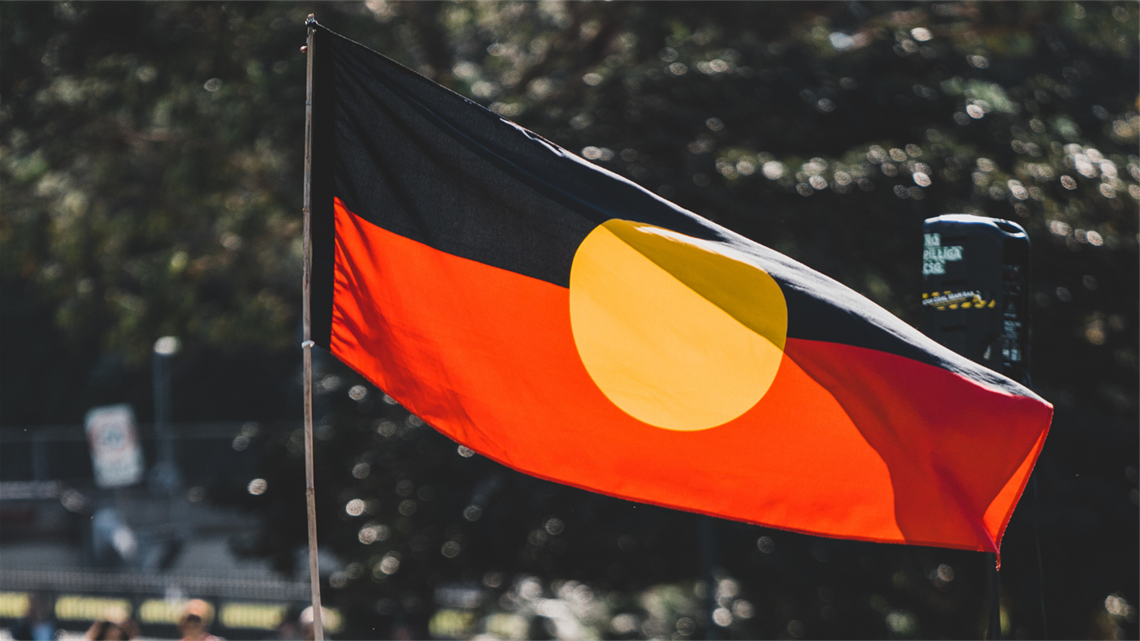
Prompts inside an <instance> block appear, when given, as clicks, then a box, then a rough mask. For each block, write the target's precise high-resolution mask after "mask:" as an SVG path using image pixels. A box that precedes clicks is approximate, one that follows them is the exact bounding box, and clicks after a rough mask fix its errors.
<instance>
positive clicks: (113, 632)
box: [83, 618, 137, 641]
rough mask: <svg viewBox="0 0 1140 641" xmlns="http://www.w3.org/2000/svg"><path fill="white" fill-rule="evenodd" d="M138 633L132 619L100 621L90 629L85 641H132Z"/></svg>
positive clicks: (84, 637)
mask: <svg viewBox="0 0 1140 641" xmlns="http://www.w3.org/2000/svg"><path fill="white" fill-rule="evenodd" d="M136 632H137V628H136V626H135V622H132V620H130V619H127V618H123V619H116V620H115V619H109V618H108V619H99V620H97V622H95V623H93V624H91V627H90V628H88V631H87V634H84V635H83V641H131V639H133V638H135V634H136Z"/></svg>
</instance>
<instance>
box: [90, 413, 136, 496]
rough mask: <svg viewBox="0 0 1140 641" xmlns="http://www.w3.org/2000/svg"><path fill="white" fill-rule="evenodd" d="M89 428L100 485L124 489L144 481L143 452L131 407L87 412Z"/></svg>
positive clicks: (97, 483)
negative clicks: (126, 486)
mask: <svg viewBox="0 0 1140 641" xmlns="http://www.w3.org/2000/svg"><path fill="white" fill-rule="evenodd" d="M86 427H87V442H88V443H89V444H90V445H91V463H92V467H94V468H95V484H96V485H98V486H99V487H123V486H125V485H134V484H135V483H138V482H139V481H141V480H142V478H143V457H142V449H141V448H140V447H139V439H138V431H137V430H136V429H135V413H134V411H133V410H132V409H131V406H130V405H125V404H124V405H108V406H106V407H96V408H94V409H92V410H91V411H89V412H87V420H86Z"/></svg>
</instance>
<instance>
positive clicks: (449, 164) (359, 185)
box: [311, 25, 1035, 396]
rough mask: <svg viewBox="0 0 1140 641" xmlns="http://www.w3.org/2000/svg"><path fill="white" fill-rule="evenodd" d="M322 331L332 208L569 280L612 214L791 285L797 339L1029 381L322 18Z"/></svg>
mask: <svg viewBox="0 0 1140 641" xmlns="http://www.w3.org/2000/svg"><path fill="white" fill-rule="evenodd" d="M314 29H315V34H314V46H313V52H312V55H313V124H312V137H313V138H312V145H313V161H312V204H311V210H312V216H313V218H312V220H313V222H312V240H313V286H312V309H313V318H312V337H313V340H314V341H315V342H316V343H317V344H319V345H322V346H324V347H326V348H327V347H328V342H329V333H330V331H331V324H332V303H333V300H332V297H333V288H332V282H333V266H334V240H335V239H334V233H335V230H334V213H333V199H334V197H336V198H339V199H340V200H341V201H342V202H343V203H344V205H345V207H347V208H348V209H349V210H350V211H352V212H353V213H354V214H356V215H357V216H359V217H361V218H363V219H364V220H366V221H368V222H370V223H371V224H374V225H376V226H378V227H380V228H383V229H385V230H387V231H389V232H392V233H395V234H398V235H400V236H403V237H406V238H408V239H411V240H414V241H417V242H420V243H423V244H425V245H427V246H429V247H432V248H434V249H436V250H438V251H442V252H446V253H448V254H452V255H454V256H459V257H462V258H467V259H471V260H475V261H478V262H481V263H484V264H487V265H491V266H493V267H498V268H501V269H506V270H510V271H513V272H516V273H518V274H522V275H524V276H529V277H532V278H537V279H540V280H543V281H547V282H550V283H553V284H555V285H558V286H561V287H568V286H569V281H570V267H571V264H572V262H573V259H574V254H575V251H576V250H577V248H578V246H579V245H580V244H581V242H582V241H583V240H584V239H585V237H586V236H587V235H588V234H589V233H590V232H591V231H592V230H593V229H594V228H595V227H597V226H598V225H600V224H602V223H604V222H606V221H607V220H611V219H622V220H629V221H634V222H640V223H646V224H650V225H655V226H658V227H663V228H666V229H671V230H674V231H677V232H680V233H683V234H686V235H688V236H692V237H694V238H700V239H704V240H710V241H714V242H719V243H724V244H726V245H728V246H730V247H731V248H732V249H733V250H735V252H736V253H737V254H738V255H739V254H743V255H745V256H747V257H748V258H749V259H750V260H751V261H753V262H754V264H755V265H756V266H758V267H760V268H762V269H763V270H765V271H766V272H768V273H769V274H770V275H772V277H773V278H775V280H776V281H777V282H778V283H779V284H780V287H781V289H782V290H783V294H784V297H785V300H786V302H787V309H788V337H789V338H802V339H809V340H820V341H828V342H833V343H842V344H847V345H853V346H857V347H865V348H869V349H875V350H879V351H883V352H888V353H893V354H896V355H899V356H903V357H906V358H910V359H913V360H917V361H920V362H924V363H927V364H930V365H935V366H938V367H942V368H945V369H948V370H951V371H954V372H958V373H960V374H962V375H965V376H967V377H969V378H971V379H973V380H976V381H979V382H983V383H985V384H987V385H990V386H992V387H997V388H1001V389H1004V390H1006V391H1008V392H1010V393H1014V394H1017V395H1020V396H1035V395H1034V394H1033V393H1032V392H1030V391H1028V390H1026V389H1025V388H1023V387H1021V386H1020V385H1017V384H1016V383H1013V382H1012V381H1010V380H1009V379H1006V378H1005V377H1003V376H1000V375H998V374H996V373H994V372H992V371H990V370H988V369H985V368H984V367H982V366H980V365H977V364H975V363H972V362H971V361H968V360H966V359H964V358H962V357H960V356H958V355H956V354H954V353H953V352H951V351H949V350H947V349H945V348H943V347H942V346H940V345H938V344H937V343H935V342H934V341H932V340H930V339H928V338H927V337H925V336H923V335H922V334H921V333H920V332H918V331H917V330H915V329H913V328H911V327H910V326H909V325H907V324H905V323H903V322H902V321H901V320H899V319H898V318H896V317H895V316H893V315H892V314H890V313H889V312H887V311H886V310H884V309H883V308H881V307H879V306H878V305H876V304H875V303H873V302H871V301H869V300H868V299H866V298H864V297H863V296H861V295H859V294H857V293H856V292H854V291H853V290H851V289H849V288H848V287H846V286H844V285H842V284H840V283H838V282H837V281H835V280H833V279H831V278H828V277H827V276H824V275H822V274H820V273H818V272H816V271H814V270H812V269H810V268H808V267H806V266H804V265H802V264H800V263H798V262H796V261H794V260H792V259H791V258H788V257H787V256H784V255H782V254H780V253H778V252H775V251H773V250H771V249H768V248H767V247H764V246H762V245H760V244H758V243H756V242H754V241H751V240H749V239H747V238H745V237H743V236H741V235H739V234H736V233H735V232H732V231H730V230H728V229H726V228H724V227H721V226H719V225H717V224H715V223H712V222H710V221H708V220H706V219H704V218H701V217H700V216H697V215H696V214H694V213H692V212H689V211H687V210H685V209H683V208H681V207H679V206H677V205H675V204H673V203H671V202H669V201H667V200H664V199H662V198H660V197H658V196H657V195H656V194H653V193H652V192H649V191H647V190H646V189H644V188H642V187H641V186H639V185H637V184H635V183H633V182H631V181H629V180H627V179H625V178H622V177H621V176H618V175H617V174H614V173H612V172H610V171H607V170H605V169H603V168H600V167H598V166H596V165H594V164H592V163H590V162H588V161H586V160H584V159H582V158H580V157H579V156H577V155H575V154H573V153H571V152H569V151H567V150H565V149H563V148H561V147H559V146H558V145H556V144H554V143H552V142H550V141H548V140H546V139H545V138H543V137H541V136H539V135H538V134H535V133H533V132H531V131H529V130H527V129H524V128H523V127H520V126H519V125H517V124H515V123H513V122H511V121H509V120H507V119H506V118H503V117H502V116H499V115H498V114H496V113H494V112H492V111H490V110H488V109H486V108H484V107H482V106H481V105H478V104H476V103H474V102H472V101H471V100H468V99H467V98H464V97H463V96H460V95H459V94H456V93H454V92H452V91H450V90H449V89H447V88H445V87H443V86H441V85H439V84H436V83H435V82H433V81H431V80H429V79H427V78H425V77H423V76H421V75H419V74H417V73H416V72H414V71H412V70H410V69H408V68H406V67H404V66H402V65H400V64H398V63H396V62H394V61H392V60H390V59H389V58H387V57H385V56H383V55H381V54H379V53H376V52H375V51H372V50H371V49H368V48H367V47H364V46H363V45H360V44H358V43H356V42H353V41H351V40H348V39H347V38H344V37H343V36H340V35H338V34H336V33H333V32H331V31H329V30H327V29H325V28H324V27H322V26H320V25H314Z"/></svg>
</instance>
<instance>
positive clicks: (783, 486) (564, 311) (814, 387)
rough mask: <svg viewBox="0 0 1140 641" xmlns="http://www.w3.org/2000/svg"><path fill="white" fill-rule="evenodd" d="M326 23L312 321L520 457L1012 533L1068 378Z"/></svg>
mask: <svg viewBox="0 0 1140 641" xmlns="http://www.w3.org/2000/svg"><path fill="white" fill-rule="evenodd" d="M315 29H316V34H315V39H314V50H313V56H314V59H313V64H314V72H313V127H312V144H313V162H312V197H313V198H312V206H311V207H312V216H313V218H312V221H313V222H312V234H313V235H312V240H313V284H312V294H311V296H312V298H311V300H312V309H313V318H312V338H313V340H314V341H315V342H316V343H317V344H318V345H321V346H322V347H324V348H326V349H328V350H329V351H330V352H331V353H332V354H333V355H335V356H336V357H337V358H339V359H340V360H342V361H343V362H345V363H346V364H348V365H349V366H351V367H352V368H353V369H355V370H356V371H358V372H359V373H361V374H362V375H363V376H365V377H366V378H367V379H368V380H370V381H371V382H373V383H374V384H376V385H377V386H379V387H380V388H381V389H383V390H385V392H386V393H388V394H389V395H391V396H392V397H394V398H395V399H397V400H398V401H399V402H400V403H401V404H403V405H404V406H405V407H407V408H408V409H409V410H410V411H412V412H414V413H416V414H417V415H419V416H420V417H422V418H423V419H424V420H425V421H427V422H428V423H429V424H431V425H432V426H433V427H435V428H436V429H438V430H439V431H441V432H442V433H444V434H446V435H447V436H449V437H451V438H452V439H454V440H456V441H457V442H459V443H461V444H463V445H465V446H467V447H469V448H471V449H473V450H475V451H476V452H479V453H480V454H483V455H485V456H487V457H490V458H492V459H494V460H496V461H499V462H501V463H503V464H505V465H508V466H510V467H512V468H515V469H517V470H520V471H523V472H526V473H528V474H532V475H535V476H538V477H542V478H546V479H550V480H554V481H558V482H560V483H565V484H569V485H573V486H577V487H581V488H585V489H588V490H591V491H595V492H601V493H604V494H609V495H613V496H617V497H622V498H625V499H630V500H634V501H641V502H646V503H653V504H657V505H663V506H668V507H673V508H677V509H682V510H688V511H693V512H700V513H705V514H710V515H714V516H720V517H725V518H730V519H735V520H740V521H746V522H751V523H756V524H761V525H766V526H771V527H777V528H782V529H787V530H794V531H799V532H806V533H811V534H817V535H823V536H831V537H841V538H850V539H860V540H867V541H880V542H892V543H909V544H920V545H932V546H941V547H950V548H961V549H969V550H983V551H990V552H997V551H998V548H999V543H1000V540H1001V535H1002V532H1003V531H1004V529H1005V526H1006V524H1007V522H1008V520H1009V517H1010V515H1011V514H1012V512H1013V509H1014V506H1015V505H1016V503H1017V501H1018V499H1019V498H1020V496H1021V493H1022V491H1023V489H1024V486H1025V483H1026V482H1027V480H1028V478H1029V474H1030V472H1031V471H1032V468H1033V464H1034V462H1035V461H1036V459H1037V456H1038V454H1039V453H1040V451H1041V448H1042V446H1043V444H1044V441H1045V436H1046V434H1047V432H1048V427H1049V423H1050V420H1051V417H1052V406H1051V405H1049V404H1048V403H1047V402H1045V401H1044V400H1042V399H1041V398H1039V397H1038V396H1037V395H1035V394H1034V393H1033V392H1031V391H1029V390H1028V389H1026V388H1024V387H1022V386H1020V385H1018V384H1017V383H1015V382H1013V381H1011V380H1009V379H1007V378H1004V377H1002V376H1000V375H998V374H996V373H994V372H992V371H990V370H988V369H985V368H983V367H982V366H980V365H977V364H974V363H972V362H970V361H968V360H966V359H964V358H962V357H960V356H958V355H956V354H954V353H953V352H950V351H949V350H947V349H945V348H943V347H942V346H940V345H938V344H937V343H935V342H934V341H932V340H930V339H929V338H927V337H925V336H923V335H922V334H921V333H919V332H918V331H916V330H915V329H913V328H911V327H910V326H908V325H906V324H905V323H903V322H902V321H900V320H898V319H897V318H895V317H894V316H892V315H891V314H889V313H888V312H887V311H885V310H883V309H882V308H880V307H879V306H877V305H875V304H874V303H872V302H871V301H869V300H867V299H866V298H864V297H862V296H860V295H859V294H857V293H855V292H854V291H852V290H850V289H849V288H847V287H845V286H843V285H841V284H839V283H837V282H836V281H834V280H832V279H830V278H828V277H826V276H823V275H822V274H819V273H817V272H814V271H812V270H811V269H809V268H807V267H805V266H803V265H801V264H799V263H797V262H796V261H794V260H792V259H791V258H788V257H786V256H783V255H781V254H779V253H777V252H774V251H772V250H770V249H768V248H766V247H763V246H761V245H759V244H757V243H755V242H752V241H750V240H748V239H746V238H744V237H742V236H740V235H738V234H735V233H733V232H731V231H729V230H727V229H725V228H723V227H720V226H718V225H716V224H714V223H712V222H709V221H707V220H705V219H703V218H701V217H699V216H697V215H695V214H693V213H691V212H689V211H686V210H684V209H682V208H680V207H678V206H676V205H674V204H672V203H670V202H668V201H666V200H663V199H661V198H659V197H658V196H656V195H654V194H652V193H650V192H648V191H646V190H645V189H643V188H641V187H640V186H638V185H636V184H634V183H632V182H630V181H628V180H626V179H624V178H621V177H620V176H617V175H615V174H613V173H611V172H608V171H606V170H604V169H602V168H599V167H597V166H595V165H593V164H591V163H589V162H587V161H585V160H583V159H581V158H579V157H578V156H576V155H574V154H572V153H570V152H568V151H566V150H564V149H562V148H560V147H558V146H557V145H555V144H553V143H551V142H549V141H547V140H545V139H543V138H542V137H541V136H538V135H537V134H534V133H533V132H530V131H528V130H526V129H524V128H522V127H519V126H518V125H516V124H514V123H512V122H510V121H508V120H506V119H504V118H502V117H500V116H498V115H496V114H495V113H493V112H491V111H489V110H487V109H484V108H483V107H481V106H479V105H477V104H475V103H473V102H471V101H469V100H467V99H465V98H463V97H461V96H459V95H458V94H455V93H453V92H451V91H449V90H447V89H445V88H443V87H441V86H439V85H437V84H435V83H433V82H431V81H430V80H428V79H426V78H424V77H422V76H419V75H418V74H416V73H414V72H412V71H410V70H408V69H406V68H404V67H402V66H400V65H398V64H397V63H395V62H392V61H391V60H389V59H387V58H385V57H383V56H381V55H380V54H377V53H375V52H373V51H371V50H369V49H367V48H365V47H363V46H361V45H359V44H356V43H354V42H352V41H349V40H347V39H345V38H343V37H341V36H339V35H337V34H334V33H332V32H330V31H328V30H326V29H324V28H323V27H320V26H317V27H315Z"/></svg>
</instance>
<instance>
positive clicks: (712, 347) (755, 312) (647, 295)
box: [570, 219, 788, 431]
mask: <svg viewBox="0 0 1140 641" xmlns="http://www.w3.org/2000/svg"><path fill="white" fill-rule="evenodd" d="M570 325H571V328H572V330H573V332H574V342H575V344H576V345H577V348H578V354H579V356H580V357H581V359H582V363H583V365H585V367H586V371H587V372H589V374H590V377H591V378H592V379H593V380H594V383H596V384H597V386H598V388H599V389H601V391H602V392H603V393H604V394H605V395H606V397H607V398H609V399H610V401H612V402H613V403H614V404H615V405H617V406H618V407H619V408H621V409H622V410H623V411H625V412H626V413H628V414H630V415H631V416H633V417H634V418H637V419H639V420H641V421H643V422H645V423H648V424H650V425H653V426H656V427H661V428H664V429H669V430H682V431H693V430H704V429H709V428H711V427H716V426H718V425H723V424H724V423H727V422H728V421H731V420H732V419H734V418H736V417H738V416H740V415H741V414H743V413H744V412H746V411H748V410H749V409H750V408H751V407H752V406H753V405H755V404H756V402H757V401H759V400H760V398H761V397H763V396H764V394H765V393H766V392H767V391H768V388H769V387H770V386H771V385H772V381H773V380H775V378H776V373H777V371H778V370H779V367H780V361H781V358H782V357H783V350H784V343H785V340H786V338H787V333H788V308H787V304H786V302H785V301H784V294H783V292H782V291H781V290H780V286H779V285H778V284H777V283H776V281H775V280H774V279H773V278H772V277H771V276H770V275H769V274H768V273H767V272H765V271H764V270H763V269H760V268H759V267H757V266H755V265H753V264H752V263H751V262H749V261H748V260H747V258H746V257H744V256H743V255H741V254H738V253H736V252H735V251H734V250H733V249H731V248H730V247H728V246H727V245H724V244H723V243H717V242H713V241H707V240H701V239H697V238H693V237H691V236H686V235H684V234H681V233H678V232H675V231H671V230H668V229H663V228H660V227H655V226H653V225H647V224H643V223H635V222H630V221H627V220H617V219H614V220H609V221H607V222H606V223H604V224H602V225H599V226H598V227H596V228H595V229H594V230H593V231H591V232H590V234H589V235H588V236H587V237H586V239H585V240H584V241H582V244H581V245H580V246H579V247H578V250H577V252H576V253H575V254H574V262H573V265H572V266H571V268H570Z"/></svg>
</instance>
